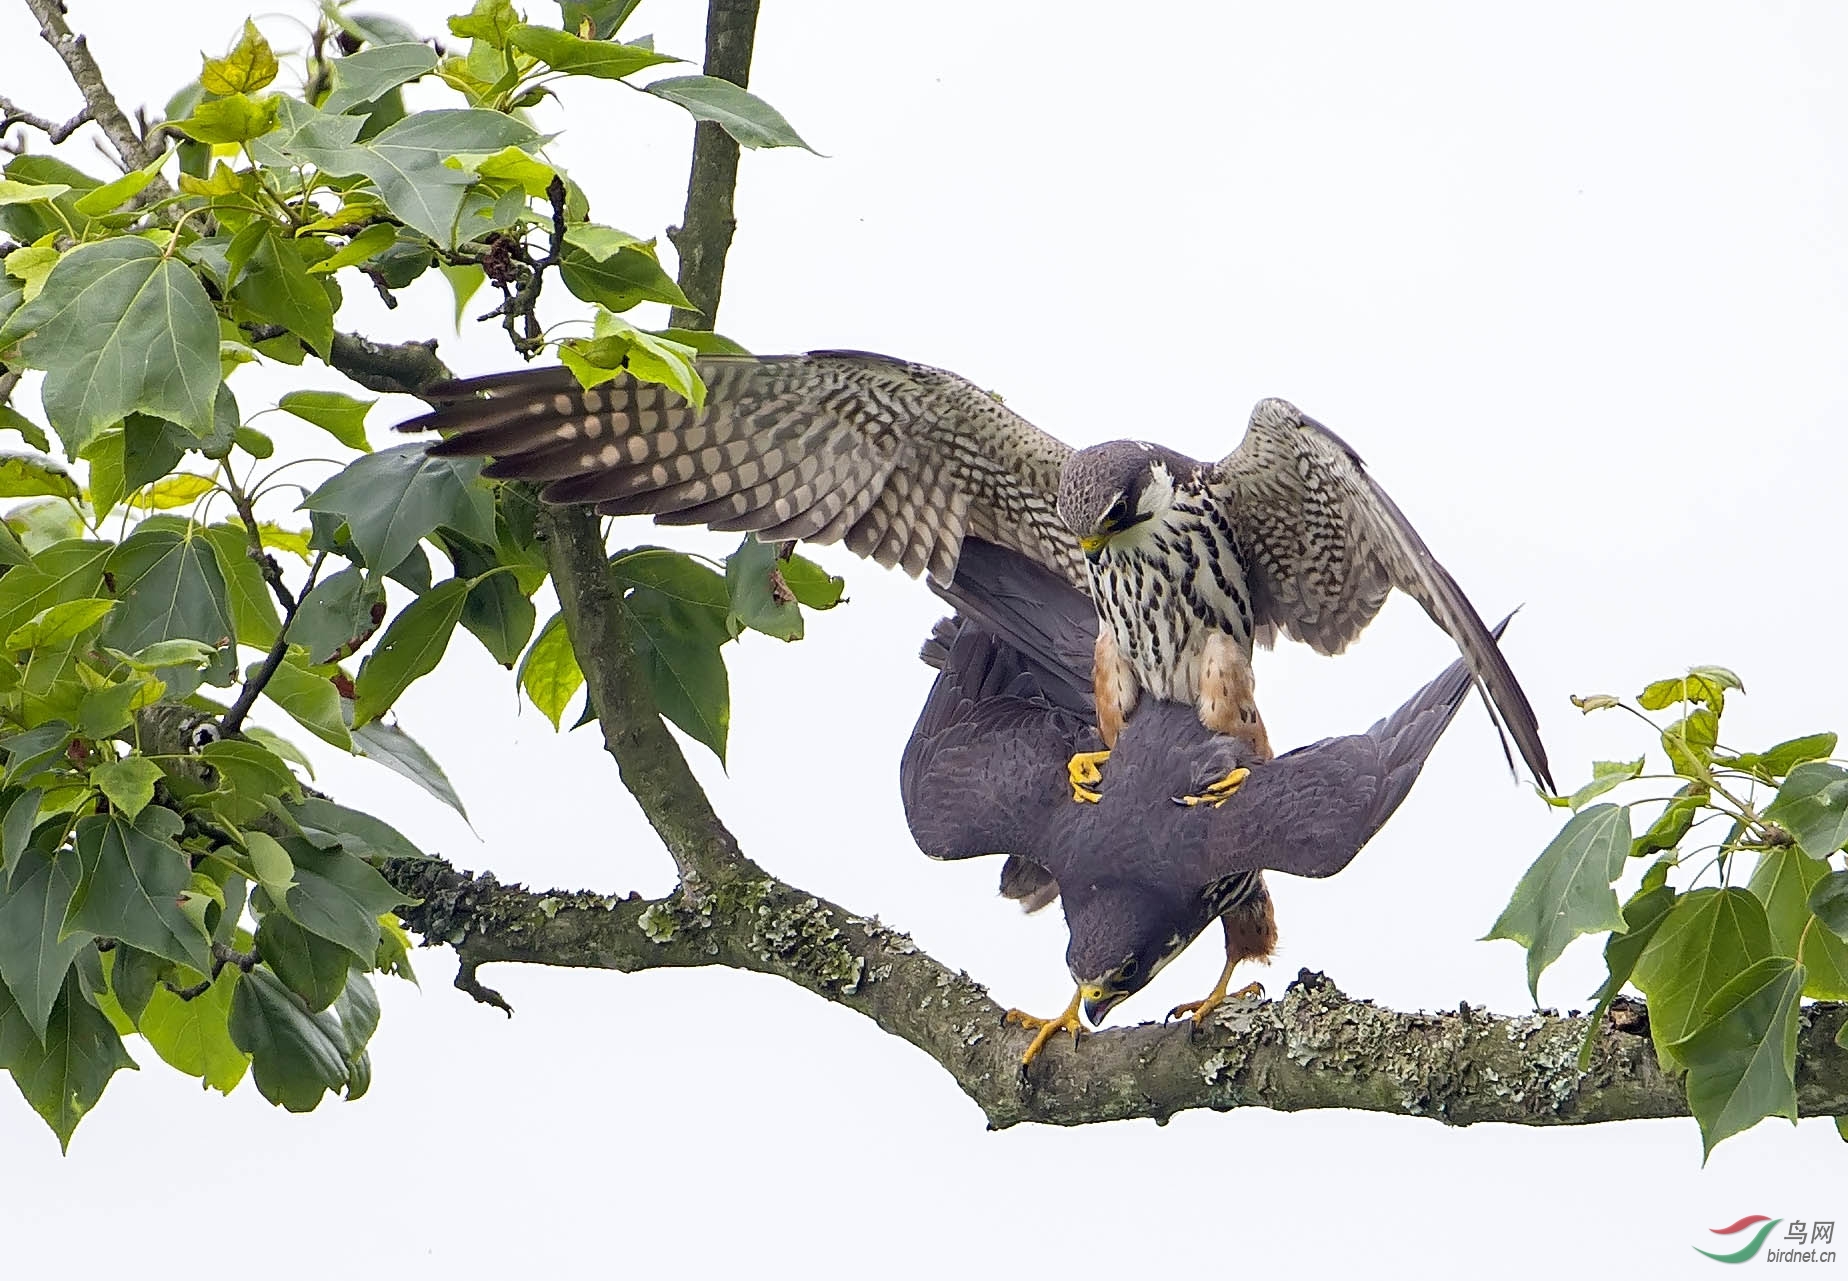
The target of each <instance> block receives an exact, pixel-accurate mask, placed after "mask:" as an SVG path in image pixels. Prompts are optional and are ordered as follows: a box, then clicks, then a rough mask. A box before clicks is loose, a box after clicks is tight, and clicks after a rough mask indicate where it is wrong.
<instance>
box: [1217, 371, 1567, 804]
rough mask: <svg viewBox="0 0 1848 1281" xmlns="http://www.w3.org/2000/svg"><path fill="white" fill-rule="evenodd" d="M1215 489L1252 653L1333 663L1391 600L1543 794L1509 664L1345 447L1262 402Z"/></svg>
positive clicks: (1541, 770)
mask: <svg viewBox="0 0 1848 1281" xmlns="http://www.w3.org/2000/svg"><path fill="white" fill-rule="evenodd" d="M1211 485H1212V487H1213V491H1214V493H1215V495H1216V497H1217V499H1218V505H1219V507H1220V509H1221V510H1222V511H1225V512H1227V513H1228V514H1229V516H1230V520H1231V524H1232V533H1233V537H1234V538H1235V539H1236V540H1237V542H1238V546H1239V551H1240V554H1241V556H1242V557H1243V560H1244V564H1245V571H1246V576H1247V580H1248V582H1249V584H1250V587H1251V592H1252V615H1253V623H1254V632H1255V634H1256V636H1257V638H1258V639H1259V641H1260V642H1262V643H1268V642H1269V641H1270V640H1271V639H1273V638H1274V636H1275V634H1276V632H1278V631H1283V632H1285V633H1287V634H1288V635H1290V636H1293V637H1295V638H1296V639H1298V640H1300V641H1303V642H1305V643H1307V644H1308V645H1310V646H1312V647H1313V648H1314V649H1316V650H1317V651H1318V652H1320V653H1323V654H1338V653H1340V652H1341V651H1342V650H1343V649H1345V648H1346V647H1347V645H1348V642H1349V641H1351V640H1353V639H1354V637H1355V636H1357V635H1359V633H1360V631H1361V629H1362V628H1363V627H1365V626H1366V625H1367V624H1368V623H1369V622H1371V621H1372V619H1373V616H1374V615H1375V614H1377V613H1379V611H1380V606H1381V605H1383V604H1384V603H1385V601H1386V596H1387V594H1388V593H1389V592H1390V591H1391V590H1392V589H1393V588H1395V587H1396V588H1398V589H1399V590H1400V591H1402V592H1405V593H1406V594H1407V595H1409V596H1411V597H1412V598H1413V599H1414V600H1416V601H1417V602H1418V603H1419V604H1420V605H1423V606H1424V608H1425V612H1426V613H1427V614H1429V615H1430V616H1431V618H1432V620H1433V621H1434V622H1436V623H1437V625H1438V626H1439V627H1442V628H1443V629H1444V630H1445V631H1446V632H1448V633H1449V634H1450V636H1451V638H1452V639H1453V640H1455V641H1456V643H1457V646H1458V648H1460V649H1461V650H1462V651H1463V657H1464V659H1465V661H1466V662H1467V663H1468V665H1469V670H1470V674H1471V676H1472V677H1473V678H1474V679H1475V681H1476V683H1477V685H1478V687H1479V688H1481V690H1482V691H1483V694H1484V696H1485V698H1486V700H1487V701H1488V703H1489V707H1490V714H1491V715H1492V716H1494V717H1495V718H1496V720H1497V723H1498V724H1499V725H1501V726H1503V727H1504V729H1505V731H1506V734H1507V735H1508V736H1510V737H1512V738H1513V739H1514V742H1515V745H1516V746H1517V747H1518V748H1519V749H1520V752H1521V755H1522V757H1523V758H1524V759H1525V760H1526V762H1527V766H1528V768H1529V769H1531V770H1532V771H1533V772H1534V776H1535V777H1536V778H1537V779H1538V780H1539V781H1540V782H1541V783H1542V784H1543V785H1544V786H1546V787H1547V788H1548V789H1549V790H1551V788H1552V785H1553V784H1552V777H1551V775H1550V773H1549V772H1548V770H1547V763H1546V749H1545V748H1544V747H1543V746H1542V745H1541V742H1540V730H1539V725H1538V722H1537V721H1536V719H1535V717H1534V712H1533V707H1532V706H1531V705H1530V704H1529V703H1528V701H1527V695H1526V694H1525V693H1523V692H1522V690H1521V686H1520V682H1519V681H1517V680H1516V679H1515V676H1514V673H1513V672H1512V671H1510V670H1509V668H1508V661H1507V659H1505V658H1504V657H1502V653H1501V650H1500V649H1499V648H1498V647H1497V646H1496V644H1495V639H1494V637H1492V636H1491V635H1490V634H1489V629H1488V628H1487V627H1485V626H1484V625H1483V622H1482V618H1481V616H1480V615H1478V614H1477V613H1476V610H1475V607H1474V606H1473V605H1471V604H1470V603H1469V599H1468V598H1467V597H1466V596H1464V594H1463V589H1462V588H1460V587H1458V586H1457V582H1456V580H1455V579H1454V578H1452V577H1451V576H1450V573H1449V571H1448V570H1446V569H1445V568H1444V567H1443V566H1442V565H1440V564H1438V562H1437V558H1436V557H1435V556H1433V555H1432V554H1431V551H1430V549H1429V548H1428V547H1426V546H1425V543H1424V539H1422V538H1420V537H1419V536H1418V531H1417V530H1415V529H1413V528H1412V526H1411V522H1409V521H1408V520H1406V518H1405V515H1404V513H1403V512H1401V511H1400V510H1399V508H1398V505H1397V504H1395V503H1394V502H1393V501H1392V499H1391V498H1389V497H1387V496H1386V492H1385V491H1384V490H1383V489H1381V488H1380V487H1379V484H1378V483H1377V482H1375V481H1374V479H1373V477H1372V476H1370V475H1368V474H1367V470H1366V468H1365V467H1364V466H1363V465H1362V463H1361V461H1360V457H1359V455H1357V454H1356V453H1355V452H1354V451H1353V450H1352V449H1351V448H1349V447H1348V445H1347V443H1346V442H1345V441H1343V440H1342V439H1341V438H1340V437H1339V436H1337V435H1335V434H1334V433H1333V432H1332V431H1330V430H1328V428H1326V427H1324V426H1322V424H1321V423H1319V422H1317V421H1316V420H1315V419H1313V418H1311V417H1309V416H1308V415H1307V414H1305V413H1303V412H1302V411H1301V410H1299V409H1297V408H1296V407H1295V406H1294V405H1292V404H1290V403H1289V402H1288V401H1284V400H1275V399H1272V400H1261V401H1259V402H1258V405H1257V407H1256V408H1255V409H1253V410H1252V412H1251V424H1250V426H1249V428H1248V429H1247V430H1246V433H1245V438H1244V440H1243V441H1241V442H1240V443H1239V447H1238V448H1237V449H1235V450H1234V451H1232V453H1230V454H1228V455H1227V456H1226V457H1225V458H1224V459H1222V460H1221V461H1220V462H1219V465H1218V467H1217V468H1216V469H1215V470H1214V473H1213V476H1212V479H1211ZM1503 741H1504V743H1505V742H1506V739H1505V738H1504V740H1503Z"/></svg>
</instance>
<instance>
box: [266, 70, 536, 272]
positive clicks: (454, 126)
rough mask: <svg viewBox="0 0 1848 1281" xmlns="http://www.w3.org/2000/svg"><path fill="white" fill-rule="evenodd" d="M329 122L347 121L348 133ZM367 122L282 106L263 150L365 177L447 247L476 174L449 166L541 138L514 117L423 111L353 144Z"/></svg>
mask: <svg viewBox="0 0 1848 1281" xmlns="http://www.w3.org/2000/svg"><path fill="white" fill-rule="evenodd" d="M330 122H347V123H349V124H350V125H351V128H350V129H349V128H345V127H343V126H341V125H338V124H333V123H330ZM359 125H360V121H359V119H358V118H357V117H353V116H334V115H328V114H326V113H323V112H318V111H316V110H315V109H314V108H313V107H310V106H308V105H307V104H306V103H303V102H299V101H297V100H295V99H285V100H283V102H282V128H281V130H279V131H278V133H277V135H276V136H275V137H273V138H269V139H265V140H264V141H265V143H266V144H267V145H266V146H264V147H262V148H260V149H259V150H258V151H257V155H258V158H259V159H264V158H268V157H274V156H280V157H281V158H282V159H283V160H285V161H296V162H299V161H307V162H308V163H310V164H313V165H315V166H316V167H317V168H319V169H320V170H321V171H322V172H323V173H325V174H329V175H331V176H335V177H365V178H367V179H368V180H370V181H371V183H372V185H373V187H374V188H375V189H376V190H377V191H378V193H379V196H380V197H381V198H382V199H383V200H384V201H385V204H386V207H387V208H389V209H390V210H391V212H392V213H394V214H395V215H397V216H398V217H399V218H400V219H402V220H403V221H404V222H405V223H406V224H407V225H409V226H411V227H414V228H416V229H417V230H418V231H421V232H423V233H424V234H425V235H426V236H429V237H430V238H431V239H432V240H435V241H436V242H438V243H439V244H441V245H443V246H444V247H445V248H447V247H450V246H453V245H454V244H455V241H456V219H457V215H459V214H460V213H461V210H462V198H463V194H464V192H465V191H466V189H467V188H468V187H469V185H470V184H471V183H472V182H473V181H474V179H473V177H472V176H471V175H470V174H467V173H465V172H463V171H461V170H458V169H452V168H450V167H449V166H447V165H445V164H444V163H443V161H444V160H445V159H446V158H447V157H449V156H453V155H456V154H458V153H460V152H492V151H499V150H500V149H501V148H502V147H531V146H534V145H536V144H537V143H538V141H539V135H538V134H537V133H535V132H534V131H533V130H532V129H531V128H529V127H528V126H526V125H524V124H522V123H520V122H519V121H518V120H515V119H514V118H513V117H512V116H509V115H505V114H503V113H501V112H498V111H486V110H482V109H479V108H471V109H463V110H450V111H419V112H417V113H416V114H415V115H411V116H407V117H406V118H405V119H403V120H400V121H399V122H398V123H396V124H394V125H392V126H391V127H390V128H388V129H386V130H384V131H383V132H382V133H380V134H379V135H378V136H377V137H375V138H373V139H371V140H370V141H368V142H364V143H357V144H356V143H354V141H353V139H354V138H355V137H356V136H357V132H358V129H359Z"/></svg>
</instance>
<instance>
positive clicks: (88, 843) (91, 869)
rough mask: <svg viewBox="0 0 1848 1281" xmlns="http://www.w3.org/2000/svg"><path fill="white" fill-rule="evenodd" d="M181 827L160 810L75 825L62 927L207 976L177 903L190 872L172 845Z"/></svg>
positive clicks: (197, 937) (199, 934)
mask: <svg viewBox="0 0 1848 1281" xmlns="http://www.w3.org/2000/svg"><path fill="white" fill-rule="evenodd" d="M214 746H226V744H214ZM179 825H180V824H179V818H178V816H177V815H175V814H174V813H173V811H172V810H166V809H161V808H159V807H150V808H148V809H144V810H142V811H141V813H140V814H139V815H137V816H136V818H135V820H134V822H133V823H132V824H131V823H130V822H128V820H126V819H124V818H123V817H122V816H121V815H119V814H107V815H95V816H92V817H90V818H85V819H80V820H78V823H77V854H78V857H79V858H81V859H82V871H81V873H80V875H79V877H78V881H77V889H76V891H75V893H73V895H72V896H71V902H70V908H69V910H68V911H67V913H66V914H65V919H64V928H65V929H68V930H87V931H89V932H90V933H91V934H99V935H102V936H103V937H105V938H114V939H120V940H122V941H123V942H124V943H127V944H129V945H130V946H131V947H138V948H140V949H141V950H142V951H144V952H152V953H154V955H156V956H164V957H166V958H167V959H168V960H170V961H178V962H180V964H182V965H190V966H192V967H193V968H194V969H195V970H198V971H199V972H200V973H204V972H206V971H207V970H209V969H210V968H211V965H212V957H211V953H210V951H209V950H208V949H207V948H206V939H205V934H204V933H203V931H201V930H200V929H199V927H198V926H197V925H195V924H194V923H193V922H192V920H190V919H189V918H188V917H187V916H186V914H185V913H184V912H183V911H182V910H181V909H180V907H179V904H178V898H179V896H180V894H181V892H182V891H184V890H185V889H186V888H187V887H188V886H189V885H190V884H191V883H192V868H191V866H190V865H189V864H188V863H187V860H186V856H185V855H184V854H182V853H181V852H180V850H179V848H178V847H177V846H175V845H174V844H173V837H174V836H176V835H178V832H179Z"/></svg>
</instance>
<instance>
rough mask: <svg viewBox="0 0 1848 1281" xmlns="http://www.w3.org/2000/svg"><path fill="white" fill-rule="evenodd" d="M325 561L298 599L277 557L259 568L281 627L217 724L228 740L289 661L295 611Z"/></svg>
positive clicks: (320, 558) (248, 523)
mask: <svg viewBox="0 0 1848 1281" xmlns="http://www.w3.org/2000/svg"><path fill="white" fill-rule="evenodd" d="M233 501H234V502H235V501H236V499H233ZM247 509H248V504H246V505H245V506H244V507H243V508H240V510H239V512H238V515H239V516H240V517H241V518H242V519H243V520H244V523H245V527H246V528H248V529H249V530H250V532H251V537H252V538H255V537H256V531H257V523H256V519H255V517H254V516H250V515H247V514H246V511H247ZM326 560H327V553H326V552H324V551H322V552H316V553H315V557H314V563H313V564H312V565H310V566H308V580H307V581H306V582H304V583H303V584H302V591H301V595H300V596H299V597H298V596H295V595H292V594H291V593H290V592H289V589H288V588H287V587H286V586H284V585H283V582H282V570H281V568H280V567H279V566H278V565H277V564H276V560H275V558H274V557H272V556H270V555H268V554H265V555H263V556H262V558H261V560H260V561H259V564H262V565H263V567H264V569H265V573H264V575H263V577H264V579H265V581H267V582H268V583H269V585H270V590H271V591H273V592H275V594H276V599H277V601H279V602H280V603H281V605H282V626H281V627H279V628H277V630H276V641H275V643H274V644H273V645H271V646H270V649H269V653H268V654H266V655H264V657H263V663H262V665H261V666H259V667H258V668H257V670H256V671H254V672H252V673H251V674H250V676H249V677H248V678H246V679H245V681H244V688H243V689H241V690H239V691H238V695H237V701H236V702H235V703H233V704H231V710H230V711H228V712H226V713H225V715H224V719H223V720H221V721H219V722H218V727H219V729H220V730H222V731H223V732H224V733H225V734H226V736H229V735H232V734H235V733H237V732H238V731H239V730H241V729H243V727H244V718H245V717H246V716H249V715H250V709H251V708H252V707H254V706H256V702H257V695H259V694H261V693H262V692H263V687H264V686H265V685H268V684H269V683H270V678H271V677H273V676H274V675H275V674H276V669H277V668H279V667H281V666H282V660H283V659H284V658H286V657H288V653H289V625H290V624H291V623H293V622H294V621H295V614H296V611H297V610H299V609H300V608H301V602H302V601H304V600H306V599H308V593H309V592H311V591H313V590H314V580H315V579H316V578H317V577H318V576H319V575H320V573H321V566H322V565H323V564H324V563H325V562H326Z"/></svg>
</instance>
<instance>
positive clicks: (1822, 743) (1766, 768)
mask: <svg viewBox="0 0 1848 1281" xmlns="http://www.w3.org/2000/svg"><path fill="white" fill-rule="evenodd" d="M1835 741H1836V740H1835V735H1833V734H1806V735H1804V736H1803V737H1802V738H1792V739H1787V740H1786V741H1784V742H1782V743H1779V744H1778V745H1777V746H1776V747H1773V748H1770V749H1768V750H1766V751H1763V752H1745V753H1743V754H1742V755H1739V756H1715V757H1714V760H1715V761H1717V762H1718V763H1719V764H1722V765H1730V766H1732V768H1734V769H1736V770H1743V771H1745V772H1746V773H1748V774H1751V775H1753V776H1754V777H1756V778H1759V779H1761V780H1763V781H1764V782H1767V783H1776V782H1778V781H1780V780H1781V779H1782V778H1783V777H1784V775H1786V774H1788V773H1790V771H1791V770H1793V769H1795V768H1796V767H1797V766H1798V765H1801V764H1803V763H1804V762H1805V761H1820V760H1826V759H1827V758H1829V757H1830V756H1833V755H1834V754H1835Z"/></svg>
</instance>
